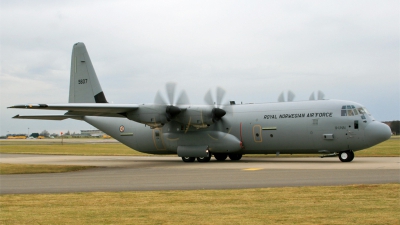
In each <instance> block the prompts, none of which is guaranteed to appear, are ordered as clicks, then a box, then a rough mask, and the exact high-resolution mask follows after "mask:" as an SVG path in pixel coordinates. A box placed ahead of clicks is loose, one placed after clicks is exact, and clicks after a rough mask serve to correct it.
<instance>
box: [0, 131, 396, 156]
mask: <svg viewBox="0 0 400 225" xmlns="http://www.w3.org/2000/svg"><path fill="white" fill-rule="evenodd" d="M0 153H25V154H53V155H54V154H61V155H130V156H132V155H149V154H145V153H141V152H138V151H135V150H132V149H131V148H129V147H126V146H125V145H123V144H121V143H102V142H90V143H82V142H77V143H68V142H67V143H64V145H61V143H60V140H55V141H42V140H35V141H30V140H23V141H20V140H18V141H0ZM355 155H356V157H357V156H400V136H395V137H392V138H391V139H389V140H387V141H385V142H383V143H381V144H379V145H376V146H373V147H371V148H368V149H365V150H362V151H357V152H355ZM248 156H254V155H248ZM257 156H258V157H259V156H262V157H275V155H257ZM280 156H281V157H305V156H314V157H316V156H318V154H314V155H303V154H296V155H285V154H281V155H280Z"/></svg>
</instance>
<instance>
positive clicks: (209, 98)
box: [204, 89, 214, 106]
mask: <svg viewBox="0 0 400 225" xmlns="http://www.w3.org/2000/svg"><path fill="white" fill-rule="evenodd" d="M204 101H205V102H206V103H207V105H212V106H213V105H214V101H213V99H212V96H211V89H210V90H208V91H207V93H206V95H205V96H204Z"/></svg>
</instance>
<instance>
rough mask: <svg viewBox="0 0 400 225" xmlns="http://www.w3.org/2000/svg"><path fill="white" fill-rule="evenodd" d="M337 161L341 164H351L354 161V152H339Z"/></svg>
mask: <svg viewBox="0 0 400 225" xmlns="http://www.w3.org/2000/svg"><path fill="white" fill-rule="evenodd" d="M339 159H340V161H342V162H351V161H353V159H354V152H353V151H351V150H349V151H344V152H339Z"/></svg>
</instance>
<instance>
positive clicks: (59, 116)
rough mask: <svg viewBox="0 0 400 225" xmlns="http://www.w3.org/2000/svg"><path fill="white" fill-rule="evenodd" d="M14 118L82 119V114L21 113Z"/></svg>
mask: <svg viewBox="0 0 400 225" xmlns="http://www.w3.org/2000/svg"><path fill="white" fill-rule="evenodd" d="M13 119H36V120H65V119H77V120H82V119H83V117H82V116H78V115H25V116H20V115H19V114H18V115H16V116H14V117H13Z"/></svg>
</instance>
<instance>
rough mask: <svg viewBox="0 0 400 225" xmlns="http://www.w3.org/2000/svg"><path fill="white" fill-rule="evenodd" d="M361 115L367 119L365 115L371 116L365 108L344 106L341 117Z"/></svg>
mask: <svg viewBox="0 0 400 225" xmlns="http://www.w3.org/2000/svg"><path fill="white" fill-rule="evenodd" d="M359 114H361V116H362V117H365V116H364V114H368V115H370V116H371V114H370V113H369V112H368V110H367V109H366V108H364V107H359V108H356V107H355V106H354V105H343V106H342V110H341V116H357V115H359Z"/></svg>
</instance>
